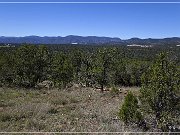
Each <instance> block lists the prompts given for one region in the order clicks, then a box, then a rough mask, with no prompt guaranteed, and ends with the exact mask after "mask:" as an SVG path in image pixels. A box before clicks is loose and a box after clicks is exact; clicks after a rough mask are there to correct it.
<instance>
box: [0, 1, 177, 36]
mask: <svg viewBox="0 0 180 135" xmlns="http://www.w3.org/2000/svg"><path fill="white" fill-rule="evenodd" d="M3 1H4V2H8V1H9V2H15V1H16V2H17V1H18V2H20V1H23V0H0V2H3ZM24 1H25V0H24ZM28 1H29V2H30V1H35V0H28ZM36 1H37V0H36ZM38 1H39V2H41V1H44V2H46V1H50V0H38ZM52 1H63V0H52ZM64 1H65V0H64ZM68 1H71V2H72V1H75V0H68ZM76 1H95V0H76ZM96 1H99V2H100V1H104V2H106V1H112V0H96ZM113 1H114V2H116V1H119V2H120V1H123V0H113ZM124 1H125V0H124ZM128 1H131V2H135V1H137V0H128ZM138 1H144V2H147V1H151V2H153V1H156V2H157V1H159V2H168V0H146V1H145V0H138ZM169 1H170V0H169ZM172 1H174V2H180V0H172ZM172 1H171V2H172ZM29 35H37V36H67V35H80V36H108V37H119V38H121V39H129V38H133V37H138V38H165V37H180V3H179V4H178V3H176V4H42V3H41V4H25V3H24V4H22V3H21V4H8V3H0V36H29Z"/></svg>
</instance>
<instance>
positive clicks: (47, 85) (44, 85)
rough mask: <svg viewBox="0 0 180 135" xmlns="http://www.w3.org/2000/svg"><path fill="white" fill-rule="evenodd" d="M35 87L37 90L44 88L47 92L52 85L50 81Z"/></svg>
mask: <svg viewBox="0 0 180 135" xmlns="http://www.w3.org/2000/svg"><path fill="white" fill-rule="evenodd" d="M35 87H36V88H38V89H43V88H46V89H48V90H49V89H50V88H53V87H54V83H53V82H52V81H49V80H45V81H43V82H40V83H38V84H37V85H36V86H35Z"/></svg>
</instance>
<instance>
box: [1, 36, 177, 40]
mask: <svg viewBox="0 0 180 135" xmlns="http://www.w3.org/2000/svg"><path fill="white" fill-rule="evenodd" d="M68 36H78V37H104V38H119V39H121V40H128V39H133V38H138V39H165V38H180V36H166V37H129V38H121V37H116V36H96V35H89V36H88V35H84V36H83V35H66V36H60V35H57V36H43V35H26V36H0V38H1V37H5V38H23V37H62V38H64V37H68Z"/></svg>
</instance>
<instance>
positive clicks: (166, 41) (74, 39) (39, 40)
mask: <svg viewBox="0 0 180 135" xmlns="http://www.w3.org/2000/svg"><path fill="white" fill-rule="evenodd" d="M0 43H6V44H7V43H17V44H22V43H28V44H119V45H128V44H139V45H179V44H180V37H172V38H163V39H152V38H148V39H140V38H131V39H127V40H122V39H120V38H111V37H97V36H87V37H83V36H74V35H69V36H66V37H60V36H58V37H47V36H45V37H40V36H25V37H4V36H1V37H0Z"/></svg>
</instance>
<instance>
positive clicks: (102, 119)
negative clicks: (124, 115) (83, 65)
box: [0, 85, 140, 132]
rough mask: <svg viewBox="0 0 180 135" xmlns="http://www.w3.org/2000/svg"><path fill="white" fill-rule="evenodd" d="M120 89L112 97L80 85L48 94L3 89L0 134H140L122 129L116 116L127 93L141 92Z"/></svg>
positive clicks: (29, 90) (0, 97)
mask: <svg viewBox="0 0 180 135" xmlns="http://www.w3.org/2000/svg"><path fill="white" fill-rule="evenodd" d="M121 89H122V90H121V92H120V93H119V94H117V95H112V93H111V92H110V91H105V92H104V93H101V92H100V91H99V90H98V89H93V88H83V87H79V86H78V85H73V86H72V87H71V88H67V89H64V90H58V89H53V90H49V91H48V90H33V89H28V90H27V89H26V90H25V89H24V90H23V89H11V88H0V99H1V102H0V121H1V122H0V131H11V132H12V131H28V132H29V131H58V132H59V131H60V132H67V131H72V132H75V131H76V132H78V131H81V132H86V131H87V132H106V131H107V132H122V131H131V132H132V131H138V129H137V128H136V127H135V126H134V127H133V126H132V125H131V126H123V123H122V122H121V121H120V120H119V119H118V117H117V114H118V111H119V107H120V105H121V103H122V100H123V98H124V95H125V93H126V91H127V90H131V91H133V92H135V93H136V94H137V93H138V89H139V88H138V87H132V88H127V87H124V88H121ZM139 131H140V130H139Z"/></svg>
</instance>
